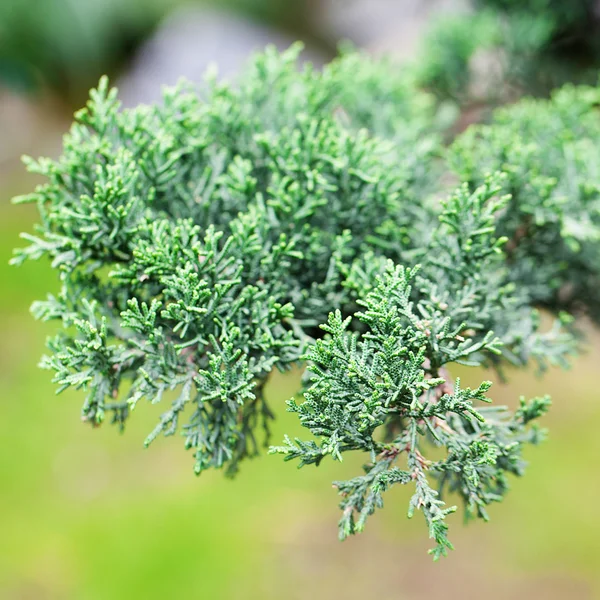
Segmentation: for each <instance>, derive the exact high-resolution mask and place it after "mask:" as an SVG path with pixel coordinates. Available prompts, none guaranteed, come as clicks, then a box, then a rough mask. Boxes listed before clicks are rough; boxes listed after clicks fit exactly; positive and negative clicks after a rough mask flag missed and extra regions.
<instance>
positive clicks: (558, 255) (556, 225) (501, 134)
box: [450, 86, 600, 319]
mask: <svg viewBox="0 0 600 600" xmlns="http://www.w3.org/2000/svg"><path fill="white" fill-rule="evenodd" d="M599 105H600V92H599V90H598V89H597V88H591V87H573V86H566V87H564V88H562V89H561V90H559V91H558V92H556V93H555V94H554V95H553V97H552V99H551V100H533V99H526V100H523V101H521V102H519V103H517V104H515V105H512V106H508V107H506V108H502V109H499V110H497V111H496V112H495V114H494V117H493V119H492V122H491V123H490V124H489V125H480V126H474V127H472V128H470V129H469V130H467V131H466V132H465V133H464V134H463V135H462V136H461V137H460V138H459V139H458V140H457V141H456V142H455V143H454V145H453V147H452V148H451V150H450V162H451V163H452V165H453V167H454V169H455V171H456V173H457V175H458V176H459V177H460V179H461V180H462V181H465V182H468V183H469V184H470V185H472V186H477V185H480V184H481V182H482V181H483V179H484V178H485V175H486V173H489V172H491V171H495V170H502V171H503V172H504V173H505V175H506V180H505V185H504V189H505V190H506V192H507V193H509V194H510V195H511V201H510V206H509V208H508V210H507V211H506V212H505V213H504V214H503V215H501V216H500V218H499V219H498V223H497V230H498V233H499V234H500V235H503V236H506V237H507V238H508V239H509V240H510V241H509V242H508V244H507V246H506V250H507V254H508V255H509V258H510V260H511V263H514V266H513V267H512V269H511V270H512V277H513V279H514V281H515V283H516V284H518V285H520V286H523V284H524V286H525V288H527V293H528V294H529V295H530V297H531V300H530V301H531V303H532V304H536V305H543V306H546V307H548V308H550V309H551V310H552V311H554V312H557V311H560V310H567V311H569V312H573V311H575V310H578V309H579V310H581V309H582V308H583V309H585V310H587V311H588V312H591V316H592V317H593V318H594V319H598V318H599V316H600V314H599V313H598V310H599V309H600V279H599V278H598V265H599V264H600V245H599V243H598V242H599V241H600V238H599V235H600V195H599V192H600V179H599V174H598V169H597V164H598V162H599V161H600V146H599V145H598V139H600V121H599V119H598V113H597V110H598V108H597V107H598V106H599Z"/></svg>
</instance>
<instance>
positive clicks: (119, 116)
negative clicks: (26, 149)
mask: <svg viewBox="0 0 600 600" xmlns="http://www.w3.org/2000/svg"><path fill="white" fill-rule="evenodd" d="M298 52H299V47H294V48H292V49H290V50H289V51H287V52H286V53H283V54H281V55H280V54H278V53H277V52H275V51H274V50H273V49H269V50H267V51H266V52H265V53H263V54H260V55H258V56H256V57H255V59H254V60H253V61H252V62H251V63H250V65H249V67H248V69H247V70H246V72H245V74H244V75H243V76H242V77H240V79H239V80H238V81H236V84H235V86H233V85H229V84H226V83H220V82H218V81H217V80H216V78H215V77H214V76H209V77H208V78H207V81H206V83H205V85H204V86H203V87H202V88H201V89H194V88H193V87H192V86H191V85H189V84H186V83H182V84H181V85H180V86H178V87H177V88H175V89H171V90H167V91H165V95H164V101H163V103H162V104H161V105H157V106H140V107H137V108H135V109H130V110H120V108H119V102H118V99H117V93H116V90H110V89H109V87H108V83H107V80H106V79H103V80H102V81H101V82H100V85H99V87H98V89H97V90H94V91H92V93H91V98H90V101H89V103H88V106H87V107H86V108H85V109H83V110H81V111H79V112H78V113H76V121H75V123H74V125H73V126H72V128H71V131H70V132H69V134H68V135H67V136H66V137H65V140H64V151H63V155H62V156H61V158H59V159H58V160H57V161H52V160H49V159H40V160H38V161H34V160H31V159H28V160H27V165H28V168H29V169H30V170H31V171H33V172H36V173H39V174H41V175H43V176H45V177H46V180H47V182H46V183H44V184H42V185H40V186H38V188H37V189H36V191H35V192H34V193H32V194H30V195H29V196H26V197H24V198H21V199H19V200H20V201H32V202H36V203H37V205H38V208H39V211H40V214H41V222H40V224H39V225H37V227H36V232H35V235H30V234H24V237H25V239H27V240H28V241H29V242H30V245H29V246H28V247H26V248H24V249H21V250H18V251H16V252H15V256H14V258H13V262H14V263H15V264H21V263H22V262H24V261H26V260H28V259H39V258H42V257H47V258H48V259H49V260H50V261H51V264H52V267H53V268H54V269H55V270H56V271H57V273H58V275H59V279H60V283H61V289H60V292H59V293H58V295H57V296H49V297H48V299H47V300H45V301H42V302H37V303H35V304H34V306H33V309H32V310H33V313H34V315H35V316H36V318H39V319H41V320H44V321H49V320H59V321H61V322H62V324H63V329H62V331H61V333H60V334H59V335H58V336H56V337H54V338H53V339H51V340H50V342H49V348H50V350H51V354H50V355H49V356H47V357H45V358H44V359H43V360H42V366H43V367H44V368H47V369H50V370H52V371H54V373H55V379H54V380H55V382H56V383H57V384H58V389H59V391H61V390H63V389H66V388H68V387H74V388H77V389H84V390H86V392H87V397H86V400H85V403H84V406H83V411H82V416H83V419H84V421H86V422H89V423H91V424H92V425H94V426H98V425H100V424H101V423H102V422H103V421H104V420H105V419H106V417H107V416H108V417H110V419H111V420H112V422H113V423H116V424H117V425H118V426H119V427H120V428H121V429H122V428H123V427H124V426H125V424H126V422H127V421H128V419H129V418H131V416H132V414H133V413H134V412H135V411H136V409H137V410H140V408H139V407H140V405H141V404H142V403H143V401H148V402H151V403H153V404H155V403H162V404H167V406H166V407H165V408H166V410H165V412H164V413H163V415H162V416H161V418H160V420H159V422H158V424H157V425H156V427H155V428H154V429H153V430H152V431H151V432H149V434H148V436H147V438H146V441H145V445H146V446H148V445H149V444H151V443H152V442H153V441H154V440H156V439H157V438H158V437H159V436H160V435H161V434H162V435H164V436H170V435H174V434H179V435H182V436H183V437H184V440H185V447H186V448H188V449H190V450H191V451H192V452H193V455H194V463H195V467H194V468H195V472H196V473H197V474H200V473H201V472H203V471H204V470H206V469H209V468H223V469H224V470H225V471H226V473H228V474H234V473H235V472H236V471H237V469H238V468H239V466H240V463H241V462H242V461H243V460H244V459H245V458H248V457H252V456H254V455H256V454H257V452H258V450H259V448H260V446H261V445H262V444H268V442H269V422H270V420H271V418H272V412H271V409H270V407H269V406H268V405H267V403H266V401H265V398H264V395H263V391H262V390H263V386H264V383H265V381H266V379H267V377H268V375H269V373H270V372H271V371H272V369H274V368H277V369H280V370H285V369H288V368H289V367H290V366H292V365H293V364H295V363H299V362H304V363H307V365H308V371H309V373H310V375H309V376H308V377H307V378H306V385H305V389H304V400H303V401H300V402H296V401H290V403H289V409H290V410H291V411H292V412H294V413H297V414H298V416H299V419H300V422H301V424H302V425H303V426H304V427H306V428H307V429H308V430H309V431H310V432H311V433H312V435H313V438H312V439H308V440H301V439H297V440H294V441H292V440H291V439H289V438H288V439H286V442H285V445H284V446H283V447H280V448H273V449H272V451H273V452H282V453H284V454H285V458H286V459H297V460H298V461H299V464H300V465H306V464H316V465H318V464H319V463H320V462H321V461H322V460H323V459H324V458H325V457H326V456H327V455H330V456H331V457H332V458H333V459H336V460H341V459H342V457H343V454H344V453H345V452H347V451H351V450H352V451H360V452H364V453H366V455H367V460H368V461H369V462H368V464H367V465H366V467H365V475H363V476H359V477H357V478H355V479H352V480H350V481H347V482H338V483H337V484H336V485H337V487H338V489H339V491H340V493H341V494H342V503H341V507H342V511H343V516H342V520H341V523H340V535H341V537H345V536H347V535H349V534H351V533H354V532H357V531H360V530H362V528H363V526H364V523H365V520H366V518H367V517H368V516H369V515H370V514H372V513H373V512H374V510H375V509H376V508H377V507H379V506H381V504H382V494H383V492H384V491H385V490H386V489H388V488H389V487H391V486H392V485H394V484H397V483H402V484H413V483H414V485H415V492H414V496H413V500H412V501H411V504H410V509H409V514H412V513H413V512H414V511H415V510H421V511H422V512H423V514H424V516H425V519H426V522H427V524H428V528H429V532H430V536H431V537H432V538H433V539H434V542H435V547H434V549H433V554H434V556H435V557H436V558H437V557H438V556H440V555H443V554H445V553H446V550H447V549H448V548H450V547H451V544H450V542H449V541H448V538H447V524H446V516H447V515H448V514H450V512H452V511H453V510H454V508H453V507H450V506H447V505H446V504H445V500H444V494H445V493H446V492H448V491H450V492H455V493H457V494H458V495H459V496H461V497H462V499H463V501H464V504H465V507H466V514H467V516H478V517H481V518H487V512H486V506H487V505H488V504H490V503H491V502H493V501H497V500H499V499H501V498H502V497H503V495H504V493H505V492H506V490H507V488H508V481H507V474H509V473H510V474H515V475H520V474H521V473H522V472H523V468H524V463H523V460H522V458H521V451H522V447H523V445H524V444H525V443H527V442H532V443H535V442H537V441H539V440H540V439H541V437H542V436H541V434H540V431H539V430H538V429H537V428H536V426H535V424H533V425H530V422H531V421H533V420H535V419H537V418H538V417H539V416H541V414H542V413H543V412H544V411H545V410H546V408H547V406H548V401H547V399H538V400H534V401H531V403H525V402H524V401H523V403H522V405H521V408H519V409H518V410H517V411H516V412H515V413H514V414H511V413H510V411H508V410H507V409H499V408H493V409H491V408H482V407H480V406H479V403H480V402H484V401H486V402H487V401H488V400H489V399H488V397H487V395H486V394H487V392H488V390H489V384H488V383H487V382H483V383H482V384H481V385H480V386H479V387H478V388H477V389H475V390H471V389H463V388H462V387H461V386H460V382H459V381H458V380H457V381H453V380H452V377H451V375H450V374H449V370H448V368H449V367H450V368H451V365H452V364H453V363H461V364H465V365H472V366H478V365H482V366H486V367H493V368H495V369H498V370H501V369H502V367H503V365H506V364H511V365H516V366H525V365H528V364H530V363H534V364H536V365H537V366H538V368H539V369H540V370H543V369H545V368H546V367H547V366H548V364H562V365H565V364H567V362H568V358H569V357H570V355H572V354H573V353H574V351H575V349H576V340H575V337H574V335H573V334H574V331H572V325H571V324H569V317H568V314H567V313H572V312H574V311H575V310H579V308H580V306H581V307H583V308H586V309H587V310H588V311H589V312H590V313H591V314H593V315H594V316H596V313H594V311H593V308H594V303H596V296H594V295H593V293H592V284H593V282H594V281H596V279H594V277H596V278H597V276H598V269H597V265H598V264H600V263H598V262H596V263H594V262H593V260H594V258H593V257H594V256H595V255H594V252H597V249H598V243H597V241H598V231H599V230H598V220H597V209H598V207H597V200H596V198H597V188H596V187H595V183H594V182H595V179H594V177H595V172H594V171H593V161H592V160H590V161H586V160H585V159H586V156H588V158H589V157H593V155H591V154H589V155H586V154H585V152H584V148H585V147H586V144H587V145H589V146H592V145H593V140H592V137H591V134H590V137H585V136H586V135H587V134H588V132H590V131H591V132H594V131H595V129H593V127H597V126H598V125H597V123H595V119H596V114H595V97H596V91H595V90H593V89H588V88H582V89H575V88H574V89H566V90H564V91H563V92H561V94H562V95H559V96H557V97H556V99H554V100H553V101H552V102H551V103H549V104H548V105H547V106H546V105H544V106H545V107H546V111H545V112H544V111H541V110H540V111H538V113H539V114H537V115H534V116H535V117H536V118H538V121H535V120H534V119H533V118H532V119H531V122H530V119H529V117H528V116H527V114H526V112H527V110H530V111H531V112H534V113H535V112H536V111H537V110H538V109H537V107H536V106H535V105H533V108H530V109H528V106H529V104H528V103H524V104H522V105H519V106H516V107H513V108H512V109H507V110H513V111H516V112H515V115H519V114H520V113H519V111H523V116H522V121H524V123H525V124H522V125H520V126H516V127H515V128H514V130H513V129H511V124H512V123H513V120H514V121H515V123H518V122H520V121H519V120H518V119H516V118H514V117H507V116H506V114H507V113H503V112H500V113H498V115H497V123H495V124H493V125H491V126H490V128H489V131H490V132H496V133H489V134H488V133H487V132H488V130H487V129H476V130H475V132H474V133H471V132H467V133H466V134H464V136H463V137H461V138H460V139H459V140H458V141H456V142H455V145H454V146H453V147H452V149H451V150H450V151H449V152H448V151H447V150H446V148H445V147H444V146H443V144H442V140H443V139H444V136H445V134H446V131H445V130H444V126H445V125H447V118H446V116H445V115H447V114H448V113H447V112H445V111H443V110H439V109H438V107H437V105H436V103H435V101H434V99H433V97H432V96H431V95H429V94H426V93H424V92H422V91H419V90H418V89H417V88H416V87H415V83H414V81H413V80H412V78H411V77H410V76H409V75H406V76H405V75H403V74H398V73H397V70H396V69H394V68H392V67H391V65H390V64H389V63H387V62H385V61H384V62H378V61H374V60H372V59H368V58H367V57H364V56H361V55H358V54H356V53H353V52H346V53H344V54H343V55H342V56H341V57H340V58H338V59H337V60H336V61H334V62H333V63H332V64H331V65H329V66H328V67H326V68H325V69H324V70H323V71H322V72H317V71H315V70H313V69H312V68H311V67H310V66H306V67H305V68H304V69H303V70H299V69H298V68H297V55H298ZM570 96H572V98H570ZM544 114H545V115H546V117H545V119H546V120H547V121H548V122H549V123H551V124H552V127H549V126H548V124H546V121H545V120H544V117H543V115H544ZM588 121H589V123H588ZM575 122H577V123H580V125H578V126H577V127H576V128H575V129H572V128H571V124H572V123H575ZM507 123H508V124H507ZM536 123H537V125H536ZM526 125H527V126H526ZM588 125H589V128H588ZM569 131H574V132H575V133H573V136H574V137H573V139H572V140H571V141H572V142H573V143H572V144H567V141H568V132H569ZM578 132H580V133H581V136H579V137H575V136H578V135H579V133H578ZM502 136H504V137H502ZM511 136H512V137H511ZM561 136H562V137H561ZM515 137H517V138H519V144H520V145H519V144H517V143H514V139H515ZM505 140H508V141H507V142H506V145H502V144H503V143H504V142H505ZM563 142H564V144H563V145H561V144H562V143H563ZM578 144H581V149H579V146H578ZM567 146H569V148H571V147H572V150H569V151H570V152H571V154H569V155H568V156H569V157H571V156H572V157H573V158H572V161H571V162H568V161H565V156H566V155H565V154H564V148H565V147H567ZM547 148H548V150H547ZM547 151H548V152H550V156H546V154H545V152H547ZM510 152H514V156H513V155H511V154H510ZM499 155H501V156H502V157H504V158H502V159H500V158H498V156H499ZM506 156H510V159H507V158H506ZM525 157H526V158H527V161H528V162H527V161H525ZM550 159H551V160H550ZM448 165H452V167H453V168H454V169H455V171H456V172H457V173H458V174H459V176H460V177H461V178H462V179H463V183H462V184H461V185H460V186H459V187H458V188H457V190H456V191H455V192H454V193H451V194H449V195H448V193H447V192H448V190H447V187H448V186H447V183H446V182H447V181H448V177H447V175H448ZM496 171H499V173H495V174H494V173H493V172H496ZM490 173H492V174H491V175H490ZM574 182H577V186H576V187H573V185H574ZM532 190H534V191H535V193H532ZM576 190H579V191H577V193H575V191H576ZM441 197H447V199H446V200H444V201H441V202H440V198H441ZM549 199H551V201H550V200H549ZM575 210H578V211H581V218H582V219H583V220H584V222H585V227H583V228H577V227H576V226H574V225H573V223H572V217H573V215H574V211H575ZM516 238H518V240H517V241H518V244H516V243H515V239H516ZM563 249H564V251H563ZM555 250H556V251H557V252H559V261H556V262H558V264H555V261H554V259H553V256H556V254H554V255H553V254H552V253H553V252H555ZM542 258H543V261H542V262H540V261H541V260H542ZM536 261H538V262H540V266H539V272H535V273H534V272H533V271H534V270H535V269H534V266H535V265H536V264H537V263H536ZM594 265H596V268H595V269H594ZM552 269H555V270H556V273H554V274H553V275H552V277H549V278H547V279H544V274H545V273H548V272H550V270H552ZM567 283H568V284H569V285H572V286H574V289H576V293H577V294H580V290H584V289H585V290H588V291H589V293H588V292H586V294H585V295H582V294H580V295H579V298H578V303H577V304H576V303H575V302H574V301H570V300H569V299H568V298H567V299H566V300H565V298H564V293H563V290H562V288H563V287H564V285H566V284H567ZM586 286H587V287H586ZM539 306H545V307H547V308H549V309H550V310H551V311H552V312H554V313H556V314H557V316H558V319H557V320H556V322H555V325H554V326H553V327H552V328H550V329H549V330H544V329H543V328H542V327H541V319H540V315H539V313H538V310H537V308H538V307H539ZM562 310H564V311H567V312H566V313H565V314H562V313H560V311H562ZM323 323H325V324H324V325H322V324H323ZM261 432H262V433H261ZM431 447H438V448H439V449H438V450H437V451H435V452H434V455H435V457H432V458H431V459H427V458H425V456H426V452H427V449H428V448H431ZM442 455H443V456H442ZM440 456H442V457H441V458H439V457H440ZM434 482H437V488H436V487H434Z"/></svg>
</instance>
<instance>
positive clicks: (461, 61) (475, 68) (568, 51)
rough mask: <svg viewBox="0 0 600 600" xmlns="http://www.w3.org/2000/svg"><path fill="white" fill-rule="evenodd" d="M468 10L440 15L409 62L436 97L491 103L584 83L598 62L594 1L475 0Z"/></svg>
mask: <svg viewBox="0 0 600 600" xmlns="http://www.w3.org/2000/svg"><path fill="white" fill-rule="evenodd" d="M474 4H475V7H474V8H475V10H474V11H472V12H469V13H466V14H462V15H456V16H453V17H451V18H447V17H444V18H439V19H438V21H437V22H434V23H433V25H432V26H431V28H430V30H429V33H428V35H427V36H426V40H425V42H424V44H423V54H422V55H420V57H419V62H418V64H416V65H415V69H416V71H417V74H418V77H419V80H420V82H421V84H422V85H424V86H425V87H426V88H428V89H430V90H432V91H434V92H435V93H436V94H437V95H438V96H439V97H441V98H444V99H447V98H451V99H454V100H458V101H460V102H461V103H463V104H464V103H469V102H482V101H483V102H487V103H493V104H498V103H502V102H506V101H508V100H512V99H514V98H515V97H517V96H519V95H521V94H523V93H532V94H535V95H547V94H548V93H549V92H550V90H552V89H553V88H555V87H557V86H559V85H561V84H563V83H565V82H569V81H571V82H577V83H591V82H593V81H594V79H595V78H596V77H597V75H596V73H597V69H598V65H599V64H600V44H599V42H598V40H599V39H600V38H599V36H598V33H599V31H600V28H599V25H600V21H599V14H600V13H599V9H598V3H597V2H596V1H595V0H574V1H573V2H563V1H561V0H556V1H554V0H526V1H524V2H523V1H521V0H475V3H474Z"/></svg>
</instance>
